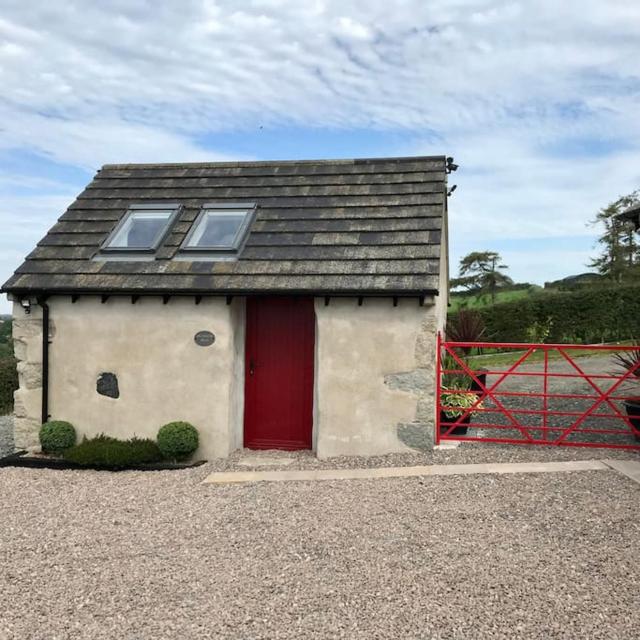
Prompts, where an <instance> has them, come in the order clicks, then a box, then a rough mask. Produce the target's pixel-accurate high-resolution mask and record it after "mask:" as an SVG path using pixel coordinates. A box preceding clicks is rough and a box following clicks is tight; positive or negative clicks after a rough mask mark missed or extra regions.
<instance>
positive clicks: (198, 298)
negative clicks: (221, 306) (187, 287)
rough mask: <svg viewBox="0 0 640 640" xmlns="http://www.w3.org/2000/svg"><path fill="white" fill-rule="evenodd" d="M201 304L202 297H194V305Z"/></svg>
mask: <svg viewBox="0 0 640 640" xmlns="http://www.w3.org/2000/svg"><path fill="white" fill-rule="evenodd" d="M201 302H202V296H196V297H195V303H196V304H200V303H201Z"/></svg>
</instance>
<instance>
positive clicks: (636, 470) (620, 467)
mask: <svg viewBox="0 0 640 640" xmlns="http://www.w3.org/2000/svg"><path fill="white" fill-rule="evenodd" d="M602 462H604V464H606V465H607V466H608V467H611V469H614V470H615V471H617V472H618V473H621V474H622V475H625V476H627V478H629V479H631V480H633V481H634V482H637V483H638V484H640V462H636V461H635V460H603V461H602Z"/></svg>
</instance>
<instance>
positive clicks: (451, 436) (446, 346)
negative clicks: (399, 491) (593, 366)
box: [435, 335, 640, 450]
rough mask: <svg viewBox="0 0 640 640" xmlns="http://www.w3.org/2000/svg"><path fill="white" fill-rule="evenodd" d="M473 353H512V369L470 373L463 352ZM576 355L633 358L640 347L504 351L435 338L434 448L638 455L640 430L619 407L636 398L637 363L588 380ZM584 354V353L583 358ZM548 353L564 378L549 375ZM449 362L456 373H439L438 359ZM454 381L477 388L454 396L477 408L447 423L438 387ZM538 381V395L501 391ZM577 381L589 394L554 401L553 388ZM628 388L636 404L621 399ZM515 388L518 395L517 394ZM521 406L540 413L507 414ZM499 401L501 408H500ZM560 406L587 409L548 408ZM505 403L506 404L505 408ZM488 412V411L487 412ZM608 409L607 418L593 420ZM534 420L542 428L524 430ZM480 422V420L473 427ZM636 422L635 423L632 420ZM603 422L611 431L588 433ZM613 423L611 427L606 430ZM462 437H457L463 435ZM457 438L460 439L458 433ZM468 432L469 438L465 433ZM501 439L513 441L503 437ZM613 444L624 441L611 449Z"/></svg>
mask: <svg viewBox="0 0 640 640" xmlns="http://www.w3.org/2000/svg"><path fill="white" fill-rule="evenodd" d="M463 349H464V350H471V349H478V350H479V349H482V350H487V349H500V350H501V351H502V350H505V349H506V350H508V349H517V350H518V353H516V354H514V355H515V356H516V358H517V359H516V361H515V362H514V363H513V364H511V365H506V366H505V368H504V369H497V368H493V369H490V370H486V369H481V370H479V369H473V368H471V367H470V365H469V364H468V363H467V362H466V359H465V357H464V356H463V352H462V350H463ZM576 350H580V352H581V353H580V354H579V356H577V357H581V356H585V355H592V354H597V355H606V354H613V353H616V352H637V351H639V350H640V346H638V345H634V346H618V345H578V344H542V343H509V342H501V343H498V342H452V341H444V340H442V337H441V336H440V335H438V349H437V357H436V360H437V362H436V370H437V375H436V416H437V418H436V434H435V441H436V444H438V443H439V442H440V441H442V440H456V441H463V442H495V443H504V444H532V445H557V446H571V447H605V448H615V449H635V450H640V430H639V429H638V428H636V426H635V425H634V423H633V422H632V420H631V419H630V418H629V416H628V415H627V414H626V412H625V409H624V408H623V407H621V406H618V404H617V403H621V402H624V401H625V400H627V401H628V400H632V399H634V398H637V397H638V396H640V360H639V361H638V362H637V363H636V364H635V366H632V367H631V369H630V370H623V369H622V368H621V369H620V372H619V373H617V372H615V371H607V372H600V371H598V372H596V373H588V372H586V371H584V370H583V368H582V367H581V365H580V361H579V360H578V362H576V360H575V359H574V358H576V356H575V355H572V352H575V351H576ZM539 351H543V352H544V358H543V360H542V362H541V363H538V364H540V365H541V370H540V371H531V370H529V371H519V370H517V369H518V368H519V367H521V366H522V365H525V364H529V363H528V362H527V361H528V359H529V358H530V356H531V355H532V354H534V353H536V352H539ZM587 352H588V353H587ZM551 353H556V354H557V356H558V357H557V362H559V363H562V365H564V366H565V367H568V368H569V372H568V373H567V372H564V371H553V370H551V369H552V364H551V362H552V360H551V358H550V354H551ZM445 354H446V355H448V356H450V358H452V359H453V361H454V362H455V363H456V364H455V365H454V366H455V367H456V368H452V369H444V368H443V356H444V355H445ZM613 365H614V363H607V365H606V366H607V367H608V368H611V369H614V366H613ZM447 374H458V375H464V376H467V377H468V379H469V380H470V381H472V382H473V383H474V386H473V388H471V389H459V390H458V389H452V390H451V392H453V393H455V394H471V395H475V396H476V400H475V402H473V404H472V405H471V406H470V407H468V408H466V409H460V411H461V415H459V416H457V417H455V418H451V419H447V416H446V415H445V414H444V413H443V405H442V395H443V393H446V392H447V389H446V388H445V387H444V386H443V376H445V375H447ZM535 378H539V379H540V381H541V391H530V390H523V391H521V390H503V389H502V388H501V386H503V385H504V384H505V383H509V382H510V383H511V384H512V385H513V384H514V382H515V384H516V385H517V384H518V379H520V381H521V382H520V384H524V381H526V380H530V382H529V383H528V384H529V385H530V384H531V382H532V381H533V380H535ZM571 379H573V380H576V381H582V383H584V385H585V386H587V387H590V388H591V389H592V390H593V392H594V393H591V394H590V393H573V392H571V391H573V390H571V389H570V390H569V392H567V391H566V390H563V391H562V392H560V393H554V392H553V391H552V389H551V387H552V384H553V381H554V380H555V381H561V380H565V381H566V382H568V381H569V380H571ZM601 381H609V382H610V384H606V385H605V386H606V388H604V389H603V388H601V386H600V384H602V382H601ZM625 383H634V384H637V385H638V391H637V394H636V396H628V395H624V389H623V387H624V385H625ZM516 388H517V387H516ZM509 398H512V399H519V400H520V401H522V400H526V399H528V398H529V399H532V400H533V401H534V402H538V403H541V405H542V408H530V407H520V406H518V407H513V406H508V399H509ZM502 399H504V402H503V400H502ZM558 400H561V401H563V400H573V401H578V402H587V401H588V402H589V406H585V407H584V408H576V407H575V406H574V407H569V408H560V409H558V408H552V403H553V402H554V401H555V402H557V401H558ZM505 402H506V403H507V404H505ZM485 404H491V405H493V406H485ZM601 409H605V413H598V411H599V410H601ZM483 415H484V416H491V415H493V416H494V417H495V418H498V419H500V418H502V419H503V420H504V421H505V422H506V423H504V424H498V423H494V422H491V421H487V420H486V419H485V420H484V421H480V420H481V416H483ZM527 417H531V418H533V419H537V420H539V421H540V423H539V424H527V422H526V418H527ZM554 417H557V418H570V419H571V420H568V421H565V422H563V424H554V422H553V418H554ZM478 418H480V420H478ZM634 419H635V418H634ZM594 420H597V421H602V420H607V421H608V423H609V424H600V425H598V426H591V425H590V424H588V421H594ZM611 422H613V424H611ZM461 429H462V431H464V433H460V430H461ZM456 431H458V433H456ZM467 431H470V432H471V433H467ZM505 431H508V432H511V433H503V432H505ZM580 435H588V436H589V440H588V441H576V440H575V439H571V438H573V437H575V436H580ZM611 436H615V437H616V438H618V439H622V441H615V440H614V439H613V438H612V437H611Z"/></svg>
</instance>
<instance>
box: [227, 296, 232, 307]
mask: <svg viewBox="0 0 640 640" xmlns="http://www.w3.org/2000/svg"><path fill="white" fill-rule="evenodd" d="M232 300H233V296H227V306H228V305H230V304H231V301H232Z"/></svg>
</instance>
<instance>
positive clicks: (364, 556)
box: [0, 465, 640, 640]
mask: <svg viewBox="0 0 640 640" xmlns="http://www.w3.org/2000/svg"><path fill="white" fill-rule="evenodd" d="M210 470H211V467H210V465H207V466H205V467H202V468H198V469H193V470H188V471H180V472H155V473H147V474H144V473H139V472H138V473H136V472H129V473H119V474H110V473H106V472H102V473H100V472H77V471H65V472H55V471H46V470H44V471H43V470H37V471H36V470H31V469H0V487H2V490H1V491H0V513H1V514H2V535H1V536H0V562H2V571H1V572H0V603H2V604H1V606H0V638H3V639H13V638H33V639H36V638H37V639H42V638H56V639H63V638H73V639H74V640H75V639H83V638H91V639H92V640H96V639H100V638H109V639H111V638H115V637H117V638H125V639H129V638H131V639H136V640H144V639H147V638H153V639H154V640H155V639H158V638H178V637H179V638H183V639H185V640H189V639H191V638H234V639H235V638H237V639H246V638H251V639H255V640H258V639H262V638H264V639H267V638H268V639H277V638H291V639H296V640H303V639H305V638H318V639H325V638H349V639H350V640H351V639H355V640H357V639H360V638H362V639H365V638H366V639H367V640H369V639H371V638H377V639H386V638H388V639H396V638H414V639H418V638H430V639H439V638H447V639H453V640H455V639H459V638H470V639H473V640H475V639H477V638H509V639H513V638H531V639H533V638H535V639H538V638H550V639H555V638H566V639H572V640H573V639H575V638H590V639H599V638H603V639H604V638H606V639H607V640H615V639H624V640H632V639H635V638H637V632H638V628H640V608H638V593H639V590H640V563H638V562H637V541H638V539H639V536H640V524H639V520H638V504H639V497H640V491H639V488H638V486H637V485H635V484H633V483H632V482H631V481H629V480H627V479H626V478H624V477H623V476H620V475H618V474H616V473H615V472H613V471H611V472H608V471H602V472H580V473H564V474H529V475H516V476H487V475H482V476H481V475H478V476H470V477H465V478H464V479H461V478H455V477H447V478H444V477H441V478H424V479H420V478H412V479H401V480H400V479H396V480H366V481H347V482H318V483H313V482H296V483H275V484H267V483H264V484H252V485H241V486H212V485H202V484H200V481H201V480H202V479H203V478H204V477H205V476H206V475H207V474H208V473H209V471H210Z"/></svg>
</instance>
